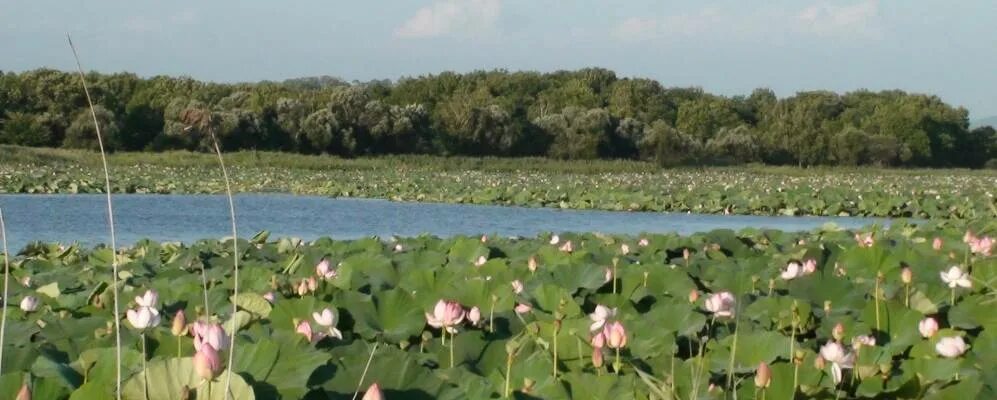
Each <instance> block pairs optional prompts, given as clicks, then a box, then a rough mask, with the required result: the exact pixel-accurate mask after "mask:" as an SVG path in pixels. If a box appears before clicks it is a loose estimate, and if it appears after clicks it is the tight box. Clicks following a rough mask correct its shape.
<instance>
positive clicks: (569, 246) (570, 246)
mask: <svg viewBox="0 0 997 400" xmlns="http://www.w3.org/2000/svg"><path fill="white" fill-rule="evenodd" d="M560 250H561V251H563V252H565V253H571V252H573V251H575V246H574V245H573V244H571V241H570V240H569V241H567V242H564V244H563V245H561V248H560Z"/></svg>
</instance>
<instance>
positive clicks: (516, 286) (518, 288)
mask: <svg viewBox="0 0 997 400" xmlns="http://www.w3.org/2000/svg"><path fill="white" fill-rule="evenodd" d="M512 291H513V293H516V294H520V293H523V282H521V281H520V280H519V279H516V280H514V281H512Z"/></svg>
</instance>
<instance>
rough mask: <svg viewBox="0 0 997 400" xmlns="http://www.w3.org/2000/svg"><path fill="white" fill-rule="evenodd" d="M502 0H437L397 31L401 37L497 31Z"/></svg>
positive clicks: (396, 33) (421, 9) (467, 34)
mask: <svg viewBox="0 0 997 400" xmlns="http://www.w3.org/2000/svg"><path fill="white" fill-rule="evenodd" d="M501 13H502V1H501V0H437V1H436V2H434V3H433V4H430V5H429V6H426V7H423V8H420V9H419V10H418V11H416V13H415V15H413V16H412V18H409V19H408V20H407V21H405V23H403V24H402V26H400V27H398V29H396V30H395V36H396V37H400V38H429V37H438V36H445V35H464V36H479V35H482V34H487V33H490V32H493V31H494V30H495V25H496V22H497V21H498V18H499V16H500V15H501Z"/></svg>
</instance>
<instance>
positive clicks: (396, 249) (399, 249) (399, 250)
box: [394, 243, 405, 253]
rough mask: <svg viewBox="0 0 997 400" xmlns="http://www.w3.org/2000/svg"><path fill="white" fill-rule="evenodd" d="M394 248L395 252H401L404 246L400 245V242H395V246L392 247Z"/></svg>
mask: <svg viewBox="0 0 997 400" xmlns="http://www.w3.org/2000/svg"><path fill="white" fill-rule="evenodd" d="M394 250H395V253H401V252H402V251H404V250H405V248H404V247H402V244H401V243H396V244H395V248H394Z"/></svg>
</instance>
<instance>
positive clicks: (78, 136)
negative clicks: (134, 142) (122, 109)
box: [62, 105, 121, 151]
mask: <svg viewBox="0 0 997 400" xmlns="http://www.w3.org/2000/svg"><path fill="white" fill-rule="evenodd" d="M94 113H95V114H96V115H97V123H98V124H100V133H101V139H102V140H103V141H104V149H105V150H108V151H113V150H116V149H118V148H119V147H120V137H119V135H120V133H121V125H120V124H119V123H118V121H117V120H116V119H115V117H114V113H112V112H111V111H110V110H108V109H106V108H104V107H103V106H99V105H97V106H94ZM62 146H63V147H68V148H76V149H91V150H95V149H98V148H99V146H98V142H97V131H96V130H95V129H94V122H93V116H92V115H91V113H90V109H81V110H79V111H78V112H77V113H76V117H75V118H73V122H72V123H71V124H69V128H67V129H66V137H65V139H63V141H62Z"/></svg>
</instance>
